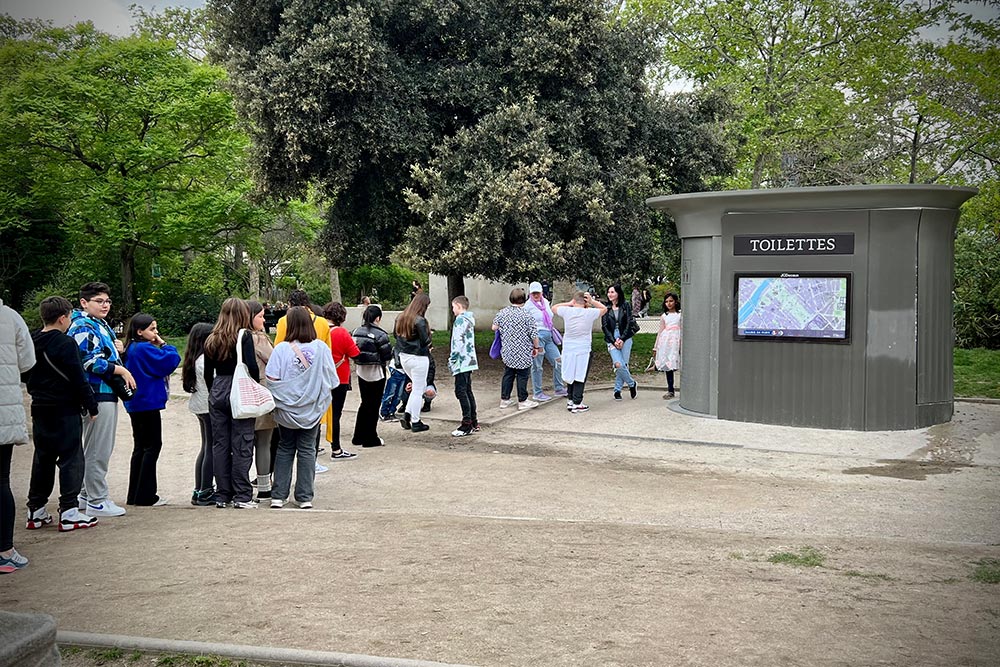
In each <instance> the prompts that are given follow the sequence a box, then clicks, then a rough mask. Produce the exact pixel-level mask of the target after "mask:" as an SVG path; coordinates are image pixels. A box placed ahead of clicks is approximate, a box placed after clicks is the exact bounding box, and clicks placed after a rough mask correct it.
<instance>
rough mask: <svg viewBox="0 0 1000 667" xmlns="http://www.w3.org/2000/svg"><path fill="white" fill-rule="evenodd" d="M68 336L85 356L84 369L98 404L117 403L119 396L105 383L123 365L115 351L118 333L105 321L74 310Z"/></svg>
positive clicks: (116, 350)
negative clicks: (116, 367)
mask: <svg viewBox="0 0 1000 667" xmlns="http://www.w3.org/2000/svg"><path fill="white" fill-rule="evenodd" d="M66 333H68V334H69V336H70V337H71V338H72V339H73V340H74V341H76V345H77V347H79V348H80V354H81V355H82V356H83V370H85V371H87V380H88V381H90V387H91V389H93V390H94V397H95V398H96V399H97V402H98V403H116V402H117V401H118V397H117V396H115V392H114V391H112V389H111V387H110V386H109V385H108V383H107V382H105V379H106V378H110V377H111V376H112V375H113V374H114V371H115V366H120V365H121V364H122V360H121V357H120V356H119V355H118V349H117V348H115V338H116V336H115V332H114V331H112V330H111V327H110V326H108V323H107V322H105V321H104V320H100V319H97V318H96V317H90V316H89V315H87V313H85V312H83V311H82V310H74V311H73V314H72V315H71V316H70V325H69V331H67V332H66Z"/></svg>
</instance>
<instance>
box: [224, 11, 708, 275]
mask: <svg viewBox="0 0 1000 667" xmlns="http://www.w3.org/2000/svg"><path fill="white" fill-rule="evenodd" d="M209 7H210V14H211V16H212V20H213V23H214V25H215V26H216V40H217V43H218V45H219V46H218V47H217V54H216V55H217V57H218V58H219V59H220V60H221V61H222V62H224V63H225V64H226V67H227V68H228V69H229V71H230V74H231V77H232V81H233V85H234V94H235V96H236V99H237V101H238V105H239V108H240V109H241V111H242V113H244V114H245V115H246V116H247V117H248V119H249V120H250V124H251V126H252V127H254V135H253V136H254V144H255V159H256V162H257V164H258V166H259V168H260V170H261V174H262V181H263V183H264V184H265V187H266V188H267V189H268V191H269V192H277V193H282V194H285V195H289V194H292V195H293V194H296V193H298V192H300V191H301V188H302V187H303V186H304V184H306V183H317V184H319V185H320V187H321V188H323V191H324V193H325V194H326V195H327V196H328V197H329V198H330V206H329V214H328V224H327V226H326V228H325V230H324V234H323V242H324V244H325V246H326V247H327V252H328V254H329V255H330V256H331V258H335V259H336V260H337V261H340V262H341V265H343V266H355V265H360V264H367V263H378V262H382V261H385V260H386V258H387V257H388V256H389V254H390V252H391V251H392V250H393V248H396V247H398V248H399V254H398V255H397V256H398V257H401V258H405V259H406V260H407V261H410V262H414V263H419V265H420V266H421V267H426V268H433V269H434V270H436V271H440V272H444V273H447V274H449V275H454V274H459V273H470V274H473V275H484V276H487V277H491V278H502V277H508V278H512V277H514V276H518V277H524V276H526V275H528V274H531V273H538V272H545V273H548V274H550V275H552V276H553V277H557V276H568V275H570V274H574V275H578V276H582V275H586V274H590V275H595V276H596V275H598V274H600V273H601V272H606V274H607V275H614V274H617V273H619V272H622V271H625V272H628V273H629V274H630V275H631V274H632V273H633V272H637V271H643V270H644V269H645V267H646V265H648V263H649V260H648V255H649V252H648V246H649V245H650V243H651V237H655V236H656V235H655V234H652V230H653V228H654V227H655V225H654V224H653V221H654V220H656V218H654V217H653V214H652V213H651V212H649V211H648V210H647V209H646V207H645V205H644V203H643V199H644V198H645V197H646V196H649V195H650V194H652V193H653V192H655V191H656V190H655V188H657V187H659V186H660V185H661V184H666V183H668V182H670V181H671V179H673V180H675V181H684V182H685V184H691V186H692V187H695V188H698V187H705V182H704V178H703V176H704V171H703V169H702V167H704V166H706V165H712V166H713V167H718V168H719V170H720V171H722V170H724V169H725V166H724V162H725V161H724V158H723V156H722V151H721V149H720V146H719V143H718V141H717V140H716V139H715V138H714V137H713V136H712V135H711V132H709V131H708V128H707V126H705V127H701V128H700V131H699V133H697V136H698V137H699V138H700V139H703V140H705V141H704V142H703V143H701V144H699V145H698V146H696V151H695V152H694V153H693V154H692V156H691V157H689V156H688V155H674V156H673V157H674V158H676V164H670V163H668V162H665V161H658V158H659V157H661V156H662V154H660V153H657V152H656V151H655V150H653V148H652V143H653V142H652V141H651V139H652V138H653V136H654V133H655V131H656V130H665V131H666V134H667V135H669V134H670V133H671V132H670V131H671V130H673V129H675V128H674V127H673V126H671V124H670V123H669V122H667V118H668V116H666V115H665V114H666V113H667V112H669V111H671V110H676V108H673V107H670V105H669V104H667V103H666V102H665V101H664V100H662V99H660V98H657V97H656V96H654V95H652V94H651V93H650V91H649V87H648V85H647V82H646V80H645V78H644V74H645V71H646V67H647V66H648V65H649V63H650V62H651V59H652V58H653V57H654V56H655V53H656V50H655V45H654V43H653V41H652V40H651V39H650V35H649V33H648V31H647V30H646V26H645V25H644V24H643V23H641V22H638V21H636V22H620V21H616V20H615V19H614V17H613V16H612V15H611V14H609V12H608V11H607V7H606V6H605V4H604V3H602V2H597V1H595V0H523V1H521V2H518V3H514V4H511V3H502V2H495V1H491V0H478V1H473V2H466V3H462V4H459V3H455V2H437V1H435V2H432V1H430V0H396V1H392V2H382V1H379V2H376V1H374V0H369V1H362V2H350V3H348V2H331V3H291V4H288V3H283V2H277V1H272V2H247V1H241V0H213V1H212V2H210V5H209ZM679 106H683V105H679ZM703 108H707V107H703ZM716 108H718V107H716ZM683 115H684V116H685V117H686V118H691V117H693V115H694V114H692V113H688V112H684V113H683ZM684 129H687V128H684ZM494 131H496V132H502V133H505V134H501V135H496V136H494V135H493V134H492V133H493V132H494ZM659 136H660V138H663V134H661V135H659ZM694 136H695V135H694V134H689V135H687V136H686V137H684V138H683V140H690V141H693V140H694ZM694 143H697V142H694ZM669 145H674V144H673V142H670V144H669ZM477 152H481V155H480V157H478V158H477V155H476V154H477ZM465 168H473V169H474V173H470V182H469V183H462V182H461V180H462V176H461V175H460V172H461V170H462V169H465ZM672 174H677V177H674V176H672ZM682 174H683V175H684V176H683V177H681V175H682ZM494 188H497V189H498V190H496V191H494V190H493V189H494ZM661 191H662V190H661ZM404 192H408V193H409V194H408V195H407V197H408V198H407V197H404ZM505 197H510V198H511V199H510V200H509V201H505V200H504V199H505ZM477 207H478V208H477ZM460 209H461V211H462V215H464V216H465V217H464V218H462V219H461V220H460V219H459V217H458V215H459V214H458V211H459V210H460ZM445 211H447V212H448V217H447V219H446V220H445V219H441V220H439V219H438V218H437V217H436V216H437V215H438V214H443V213H444V212H445ZM442 225H443V226H442ZM408 229H410V230H412V231H411V232H410V233H409V234H407V230H408ZM456 234H457V236H456ZM404 235H406V236H405V243H403V245H402V246H399V243H400V242H401V241H403V239H404ZM585 235H590V236H591V237H592V238H591V243H589V244H588V243H585V242H583V239H582V238H581V237H583V236H585ZM455 244H457V246H458V247H459V248H470V247H473V246H474V248H475V249H474V251H473V253H472V254H471V255H470V256H468V257H464V258H463V257H462V256H461V253H460V252H459V251H457V250H455V249H454V248H453V247H452V246H453V245H455ZM504 244H507V245H504Z"/></svg>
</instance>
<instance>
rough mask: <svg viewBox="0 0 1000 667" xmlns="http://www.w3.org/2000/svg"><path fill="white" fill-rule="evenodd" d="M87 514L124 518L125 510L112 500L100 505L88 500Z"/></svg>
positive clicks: (106, 500) (105, 500)
mask: <svg viewBox="0 0 1000 667" xmlns="http://www.w3.org/2000/svg"><path fill="white" fill-rule="evenodd" d="M87 514H89V515H90V516H124V514H125V508H124V507H119V506H118V505H116V504H115V501H113V500H111V499H110V498H105V499H104V500H102V501H101V502H99V503H95V502H91V501H89V500H88V501H87Z"/></svg>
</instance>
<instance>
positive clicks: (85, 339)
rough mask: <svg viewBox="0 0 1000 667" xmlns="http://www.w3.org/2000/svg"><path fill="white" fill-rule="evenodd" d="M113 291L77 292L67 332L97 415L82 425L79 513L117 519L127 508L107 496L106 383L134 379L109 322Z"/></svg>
mask: <svg viewBox="0 0 1000 667" xmlns="http://www.w3.org/2000/svg"><path fill="white" fill-rule="evenodd" d="M110 293H111V288H109V287H108V286H107V285H106V284H105V283H97V282H94V283H87V284H86V285H84V286H83V287H81V288H80V308H79V309H78V310H74V311H73V315H72V317H71V318H70V326H69V331H68V332H67V333H68V334H69V335H70V336H71V337H72V338H73V340H74V341H75V342H76V345H77V347H79V348H80V354H81V356H82V357H83V369H84V370H85V371H86V372H87V380H88V381H89V382H90V387H91V389H93V391H94V396H95V398H96V399H97V403H98V414H97V417H96V418H95V419H93V420H90V419H88V420H86V421H85V422H84V423H83V456H84V475H83V488H82V489H81V490H80V505H79V507H80V509H81V510H83V511H84V512H86V513H87V514H88V515H90V516H121V515H123V514H125V508H123V507H121V506H119V505H118V504H116V503H115V502H114V501H113V500H111V498H110V497H109V492H108V481H107V477H108V462H109V461H110V460H111V453H112V452H113V451H114V448H115V429H116V428H117V426H118V397H117V396H116V395H115V393H114V391H113V390H112V388H111V386H110V385H109V384H108V382H107V381H108V380H110V379H111V377H112V376H115V375H117V376H120V377H121V378H122V379H124V381H125V384H126V386H127V387H129V388H130V389H132V390H134V389H135V379H133V377H132V374H131V373H129V371H128V369H126V368H125V366H124V364H123V363H122V360H121V357H120V356H119V355H120V354H121V352H122V351H123V346H122V342H121V341H120V340H118V339H117V338H116V337H115V332H114V331H113V330H112V329H111V327H110V326H109V325H108V323H107V320H106V318H107V316H108V313H109V312H110V311H111V296H110Z"/></svg>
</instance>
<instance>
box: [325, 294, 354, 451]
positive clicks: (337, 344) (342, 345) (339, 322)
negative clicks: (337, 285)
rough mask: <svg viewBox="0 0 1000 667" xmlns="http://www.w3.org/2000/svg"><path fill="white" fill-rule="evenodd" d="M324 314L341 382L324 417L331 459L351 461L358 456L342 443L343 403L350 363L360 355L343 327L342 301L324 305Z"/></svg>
mask: <svg viewBox="0 0 1000 667" xmlns="http://www.w3.org/2000/svg"><path fill="white" fill-rule="evenodd" d="M323 316H324V317H325V318H326V320H327V321H328V323H329V325H330V335H329V338H328V339H327V344H328V345H329V347H330V354H331V356H332V358H333V365H334V368H336V369H337V379H338V380H339V381H340V384H338V385H337V386H336V387H334V388H333V401H332V402H331V403H330V411H329V412H327V413H326V415H325V416H324V418H323V421H324V423H325V424H326V440H327V442H329V443H330V460H331V461H349V460H350V459H353V458H355V457H356V456H357V454H355V453H354V452H348V451H346V450H345V449H344V448H343V447H342V446H341V445H340V419H341V417H343V415H344V403H345V402H346V401H347V392H349V391H350V390H351V362H350V359H355V358H357V356H358V355H359V354H360V351H359V350H358V346H357V344H356V343H355V342H354V338H352V337H351V333H350V332H349V331H348V330H347V329H345V328H344V326H343V324H344V320H346V319H347V309H346V308H344V305H343V304H342V303H338V302H337V301H331V302H330V303H328V304H326V306H324V307H323Z"/></svg>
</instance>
